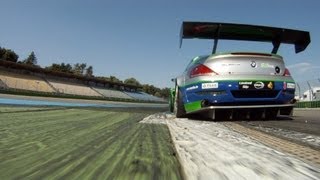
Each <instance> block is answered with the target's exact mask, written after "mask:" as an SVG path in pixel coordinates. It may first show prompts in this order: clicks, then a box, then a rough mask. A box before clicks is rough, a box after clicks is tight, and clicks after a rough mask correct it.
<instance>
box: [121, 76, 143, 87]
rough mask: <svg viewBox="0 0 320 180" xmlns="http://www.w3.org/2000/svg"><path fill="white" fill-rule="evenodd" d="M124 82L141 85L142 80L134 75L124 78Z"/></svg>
mask: <svg viewBox="0 0 320 180" xmlns="http://www.w3.org/2000/svg"><path fill="white" fill-rule="evenodd" d="M124 83H125V84H129V85H135V86H141V84H140V82H139V81H138V80H136V79H135V78H133V77H132V78H128V79H126V80H124Z"/></svg>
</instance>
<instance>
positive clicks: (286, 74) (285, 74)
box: [283, 68, 291, 76]
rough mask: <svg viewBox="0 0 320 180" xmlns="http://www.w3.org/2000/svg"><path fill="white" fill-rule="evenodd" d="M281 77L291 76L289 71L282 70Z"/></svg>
mask: <svg viewBox="0 0 320 180" xmlns="http://www.w3.org/2000/svg"><path fill="white" fill-rule="evenodd" d="M283 76H291V74H290V71H289V69H287V68H286V69H285V70H284V73H283Z"/></svg>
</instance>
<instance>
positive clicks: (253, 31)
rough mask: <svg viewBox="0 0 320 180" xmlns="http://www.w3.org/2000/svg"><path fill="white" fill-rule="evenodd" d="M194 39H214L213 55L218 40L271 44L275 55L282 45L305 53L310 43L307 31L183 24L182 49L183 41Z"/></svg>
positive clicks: (239, 25)
mask: <svg viewBox="0 0 320 180" xmlns="http://www.w3.org/2000/svg"><path fill="white" fill-rule="evenodd" d="M192 38H198V39H214V46H213V50H212V53H213V54H214V53H215V52H216V49H217V45H218V39H225V40H244V41H260V42H271V43H272V44H273V49H272V53H274V54H276V53H277V52H278V49H279V46H280V44H281V43H285V44H294V46H295V52H296V53H299V52H302V51H304V50H305V49H306V48H307V46H308V45H309V43H310V34H309V32H307V31H300V30H293V29H284V28H276V27H267V26H255V25H247V24H230V23H217V22H183V23H182V27H181V34H180V47H181V45H182V39H192Z"/></svg>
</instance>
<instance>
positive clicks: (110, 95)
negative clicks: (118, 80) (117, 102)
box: [92, 87, 133, 99]
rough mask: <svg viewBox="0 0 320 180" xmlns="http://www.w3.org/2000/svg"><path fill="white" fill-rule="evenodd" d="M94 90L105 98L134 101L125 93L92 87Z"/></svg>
mask: <svg viewBox="0 0 320 180" xmlns="http://www.w3.org/2000/svg"><path fill="white" fill-rule="evenodd" d="M92 88H93V89H94V90H96V91H98V92H99V93H100V94H102V95H103V96H105V97H108V98H120V99H133V98H132V97H131V96H129V95H127V94H126V93H123V92H122V91H118V90H113V89H105V88H100V87H92Z"/></svg>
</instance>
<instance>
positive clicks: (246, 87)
mask: <svg viewBox="0 0 320 180" xmlns="http://www.w3.org/2000/svg"><path fill="white" fill-rule="evenodd" d="M249 87H250V86H248V85H243V86H242V89H249Z"/></svg>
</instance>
